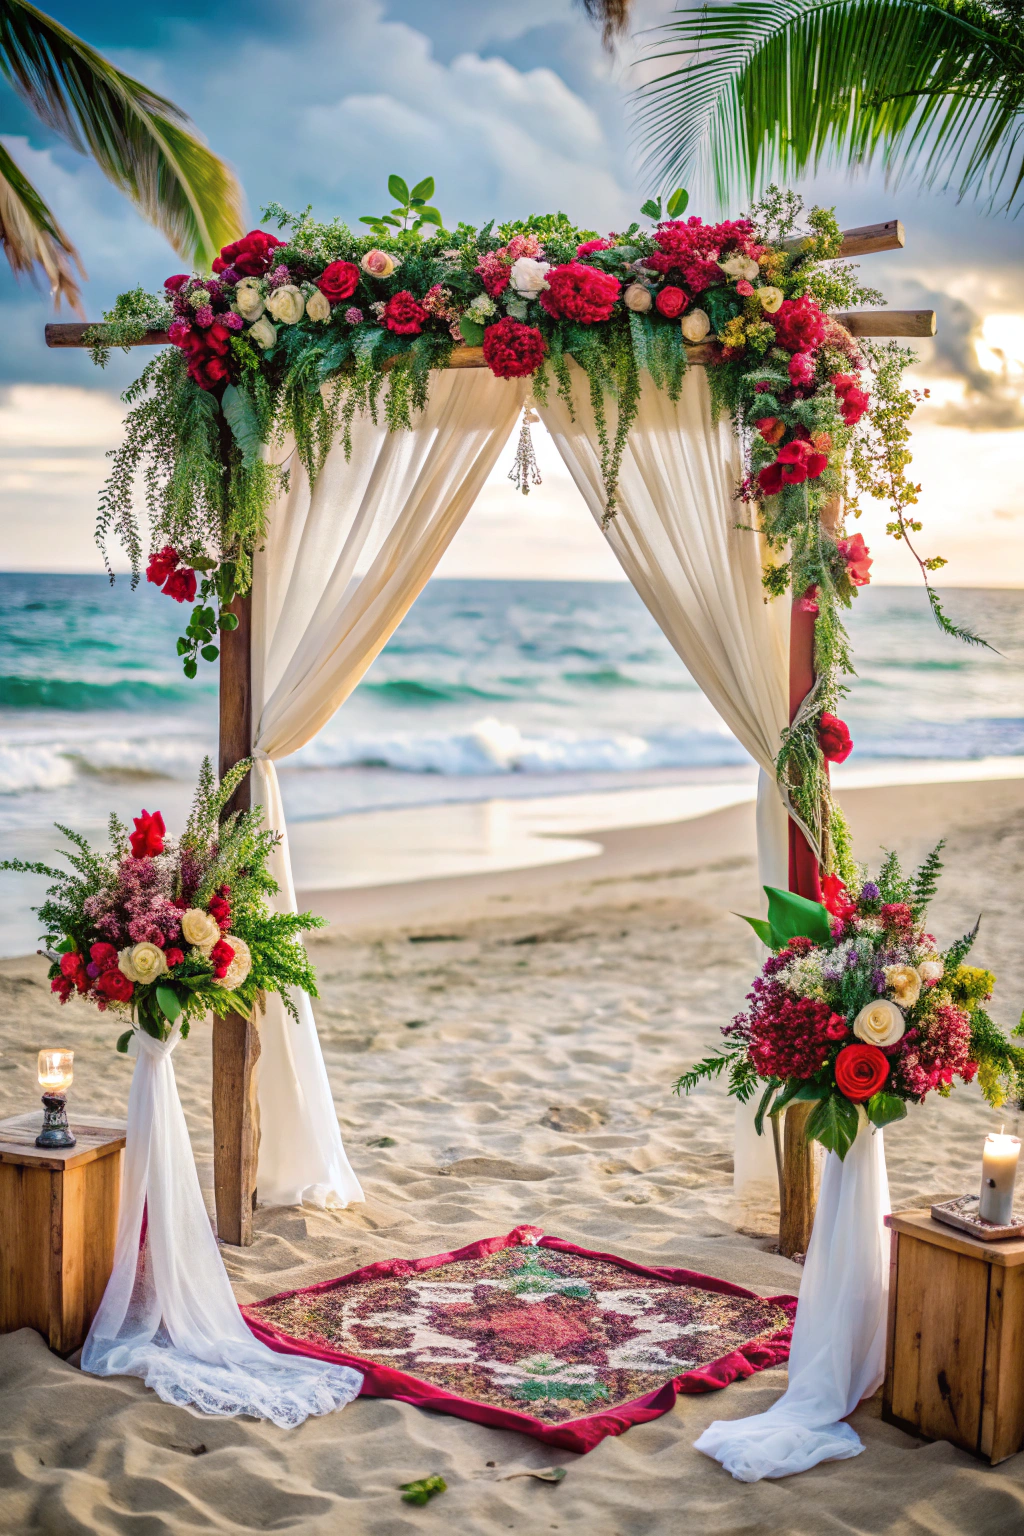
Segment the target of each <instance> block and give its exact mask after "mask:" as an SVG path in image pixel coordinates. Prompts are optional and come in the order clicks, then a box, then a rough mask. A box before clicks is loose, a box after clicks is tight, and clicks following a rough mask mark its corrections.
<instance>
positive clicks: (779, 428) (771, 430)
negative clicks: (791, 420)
mask: <svg viewBox="0 0 1024 1536" xmlns="http://www.w3.org/2000/svg"><path fill="white" fill-rule="evenodd" d="M754 426H755V427H756V428H757V430H758V431H759V432H760V434H761V436H762V437H763V438H764V440H765V442H766V443H771V444H772V446H773V447H774V446H775V444H776V443H777V442H780V441H781V439H782V438H783V437H784V436H785V433H786V423H785V422H784V421H780V420H779V418H778V417H777V416H762V417H761V419H760V421H755V422H754Z"/></svg>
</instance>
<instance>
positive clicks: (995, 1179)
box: [978, 1133, 1020, 1227]
mask: <svg viewBox="0 0 1024 1536" xmlns="http://www.w3.org/2000/svg"><path fill="white" fill-rule="evenodd" d="M1019 1157H1020V1138H1019V1137H1017V1136H1004V1135H1003V1134H1002V1133H1000V1134H999V1135H998V1136H996V1135H995V1134H994V1133H993V1134H992V1135H991V1136H986V1137H985V1152H984V1156H983V1158H982V1164H981V1199H980V1201H979V1204H978V1215H979V1216H980V1217H981V1219H982V1221H990V1222H992V1223H993V1225H994V1226H997V1227H1005V1226H1008V1225H1009V1223H1010V1222H1011V1221H1012V1220H1013V1185H1014V1180H1015V1179H1016V1177H1017V1159H1018V1158H1019Z"/></svg>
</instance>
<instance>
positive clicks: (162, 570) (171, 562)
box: [146, 544, 181, 587]
mask: <svg viewBox="0 0 1024 1536" xmlns="http://www.w3.org/2000/svg"><path fill="white" fill-rule="evenodd" d="M180 558H181V557H180V556H179V554H178V551H177V550H176V549H174V548H173V546H172V545H170V544H165V545H164V547H163V549H158V550H157V552H156V554H154V555H150V557H149V564H148V565H147V566H146V580H147V581H152V582H153V583H155V585H156V586H158V587H162V586H163V584H164V582H165V581H166V580H167V578H168V576H169V575H170V574H171V572H172V571H173V570H174V569H175V568H176V567H177V564H178V561H179V559H180Z"/></svg>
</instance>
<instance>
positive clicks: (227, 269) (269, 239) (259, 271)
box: [213, 229, 285, 282]
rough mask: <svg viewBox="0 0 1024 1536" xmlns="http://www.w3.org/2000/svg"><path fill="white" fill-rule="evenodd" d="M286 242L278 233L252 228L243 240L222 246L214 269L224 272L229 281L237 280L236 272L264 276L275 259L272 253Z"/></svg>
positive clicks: (249, 275)
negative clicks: (279, 237)
mask: <svg viewBox="0 0 1024 1536" xmlns="http://www.w3.org/2000/svg"><path fill="white" fill-rule="evenodd" d="M284 243H285V242H284V241H283V240H279V239H278V238H277V236H276V235H268V234H266V233H265V231H264V230H262V229H251V230H250V231H249V233H248V234H247V235H243V236H242V238H241V240H233V241H232V242H231V244H230V245H224V246H221V252H220V255H219V256H218V257H217V258H216V260H215V261H214V263H213V270H214V271H215V272H218V273H220V272H223V273H224V274H225V275H226V276H227V280H228V281H229V282H231V281H235V280H236V274H237V276H238V277H262V276H263V274H264V272H269V270H270V267H271V264H272V262H273V259H274V258H273V255H272V254H271V253H272V252H273V251H274V250H276V249H277V247H278V246H279V245H284Z"/></svg>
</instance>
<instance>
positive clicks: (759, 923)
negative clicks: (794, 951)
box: [732, 912, 782, 949]
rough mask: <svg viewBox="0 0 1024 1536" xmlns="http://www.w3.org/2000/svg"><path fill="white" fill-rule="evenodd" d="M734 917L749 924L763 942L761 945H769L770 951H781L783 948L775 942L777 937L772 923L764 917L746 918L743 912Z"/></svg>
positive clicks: (734, 914) (736, 913) (735, 913)
mask: <svg viewBox="0 0 1024 1536" xmlns="http://www.w3.org/2000/svg"><path fill="white" fill-rule="evenodd" d="M732 915H733V917H738V918H740V919H742V921H743V922H745V923H749V924H750V926H751V928H753V930H754V932H755V933H756V934H757V936H758V938H759V939H760V940H761V943H762V944H767V946H768V948H769V949H780V948H781V947H782V946H781V945H779V944H776V942H775V935H774V933H773V932H772V925H771V923H769V922H766V920H765V919H764V918H763V917H744V916H743V913H742V912H734V913H733V914H732Z"/></svg>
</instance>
